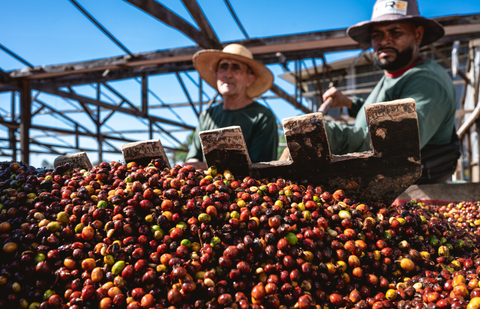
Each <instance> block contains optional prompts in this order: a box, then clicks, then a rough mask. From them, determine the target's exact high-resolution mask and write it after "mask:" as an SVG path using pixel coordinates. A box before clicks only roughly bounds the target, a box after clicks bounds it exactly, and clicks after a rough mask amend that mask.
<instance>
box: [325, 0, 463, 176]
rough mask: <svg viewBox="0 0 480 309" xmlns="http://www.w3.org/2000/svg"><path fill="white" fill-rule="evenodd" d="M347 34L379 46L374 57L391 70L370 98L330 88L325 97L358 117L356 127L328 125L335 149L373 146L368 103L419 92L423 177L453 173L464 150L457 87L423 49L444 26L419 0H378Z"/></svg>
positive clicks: (347, 150)
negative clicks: (423, 12) (460, 143)
mask: <svg viewBox="0 0 480 309" xmlns="http://www.w3.org/2000/svg"><path fill="white" fill-rule="evenodd" d="M347 34H348V35H349V36H350V37H351V38H352V39H354V40H355V41H357V42H359V43H361V44H363V45H364V46H365V47H369V46H371V47H373V49H374V52H373V59H374V62H375V64H376V66H377V67H379V68H380V69H383V70H384V73H385V75H384V76H383V77H382V79H381V80H380V82H379V83H378V84H377V86H376V87H375V89H374V90H373V91H372V92H371V94H370V95H369V97H368V98H367V99H366V100H363V99H360V98H352V97H346V96H345V95H343V94H342V93H341V92H340V91H338V90H337V89H336V88H330V89H329V90H327V91H326V92H325V94H324V95H323V98H324V100H326V99H327V98H329V97H331V98H332V103H331V106H330V107H347V108H348V109H349V113H350V115H351V116H353V117H356V122H355V125H354V126H353V127H348V126H343V125H338V124H335V123H328V124H327V125H326V128H327V135H328V139H329V141H330V147H331V149H332V152H333V153H335V154H344V153H350V152H357V151H366V150H369V149H370V138H369V135H368V132H367V122H366V118H365V111H364V109H363V106H364V105H367V104H373V103H377V102H386V101H392V100H397V99H404V98H413V99H414V100H415V102H416V107H417V114H418V123H419V133H420V148H421V149H422V166H423V174H422V178H421V179H420V181H419V183H434V182H443V181H445V180H446V179H448V178H449V177H450V176H451V175H452V173H453V172H454V171H455V168H456V165H457V159H458V156H459V147H458V137H457V136H456V134H455V125H454V119H455V110H456V95H455V88H454V86H453V83H452V80H451V78H450V77H449V75H448V74H447V73H446V72H445V70H444V69H443V68H442V67H441V66H440V65H438V64H437V63H435V62H434V61H433V60H431V59H424V58H423V57H422V56H421V55H420V52H419V50H420V47H422V46H424V45H428V44H431V43H433V42H435V41H437V40H438V39H440V38H441V37H443V35H444V34H445V31H444V29H443V27H442V26H441V25H440V24H439V23H437V22H436V21H433V20H430V19H427V18H424V17H422V16H420V15H419V11H418V5H417V2H416V1H415V0H404V1H399V0H377V2H376V3H375V5H374V8H373V13H372V18H371V20H370V21H364V22H361V23H358V24H356V25H354V26H351V27H350V28H348V30H347ZM429 157H430V158H432V157H434V158H435V159H429V160H428V158H429Z"/></svg>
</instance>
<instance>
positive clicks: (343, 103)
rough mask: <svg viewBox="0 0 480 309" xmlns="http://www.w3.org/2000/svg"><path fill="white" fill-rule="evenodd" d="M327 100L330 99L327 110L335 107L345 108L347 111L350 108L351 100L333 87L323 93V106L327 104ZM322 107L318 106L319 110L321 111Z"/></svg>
mask: <svg viewBox="0 0 480 309" xmlns="http://www.w3.org/2000/svg"><path fill="white" fill-rule="evenodd" d="M328 98H331V99H332V101H331V103H330V105H329V106H328V108H336V107H346V108H348V109H350V108H352V101H353V99H352V98H350V97H347V96H345V95H343V94H342V92H341V91H339V90H338V89H337V88H335V87H331V88H330V89H328V90H327V91H325V93H324V94H323V101H324V102H325V103H324V104H326V103H327V104H328V102H327V101H328V100H327V99H328ZM322 106H323V104H322ZM322 106H320V109H319V110H321V109H322Z"/></svg>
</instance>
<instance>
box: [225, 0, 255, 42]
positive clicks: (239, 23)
mask: <svg viewBox="0 0 480 309" xmlns="http://www.w3.org/2000/svg"><path fill="white" fill-rule="evenodd" d="M225 4H226V5H227V7H228V10H229V11H230V14H232V17H233V19H234V20H235V22H236V23H237V25H238V27H239V28H240V30H241V31H242V33H243V35H244V36H245V38H246V39H247V41H250V37H249V36H248V34H247V31H246V30H245V28H244V27H243V25H242V23H241V22H240V19H238V16H237V14H236V13H235V10H234V9H233V7H232V5H231V4H230V1H228V0H225Z"/></svg>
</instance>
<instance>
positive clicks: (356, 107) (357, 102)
mask: <svg viewBox="0 0 480 309" xmlns="http://www.w3.org/2000/svg"><path fill="white" fill-rule="evenodd" d="M364 103H365V100H364V99H362V98H359V97H354V98H353V101H352V107H351V108H350V109H349V110H348V115H349V116H350V117H353V118H355V117H357V114H358V112H359V111H360V109H361V108H362V106H363V104H364Z"/></svg>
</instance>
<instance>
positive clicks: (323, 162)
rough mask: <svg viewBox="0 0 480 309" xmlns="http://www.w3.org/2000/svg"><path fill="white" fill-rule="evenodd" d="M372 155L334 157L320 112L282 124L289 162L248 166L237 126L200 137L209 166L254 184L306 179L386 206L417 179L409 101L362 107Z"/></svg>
mask: <svg viewBox="0 0 480 309" xmlns="http://www.w3.org/2000/svg"><path fill="white" fill-rule="evenodd" d="M365 112H366V117H367V123H368V130H369V132H370V142H371V150H370V151H366V152H362V153H352V154H347V155H340V156H337V155H332V154H331V152H330V146H329V143H328V140H327V135H326V132H325V125H324V121H323V114H322V113H313V114H308V115H304V116H299V117H293V118H287V119H284V121H283V126H284V131H285V137H286V140H287V146H288V148H289V150H290V159H289V160H285V161H272V162H261V163H251V161H250V157H249V155H248V151H247V148H246V145H245V141H244V138H243V135H242V131H241V129H240V127H228V128H222V129H218V130H210V131H204V132H201V133H200V139H201V142H202V148H203V153H204V156H205V159H206V161H207V164H208V166H212V165H215V166H216V167H217V169H218V170H219V171H223V170H226V169H228V170H230V171H231V172H232V174H233V175H239V176H240V175H241V176H246V175H250V176H252V177H255V178H257V179H261V178H268V179H270V178H277V177H282V178H284V179H291V180H298V181H300V180H307V181H308V182H309V183H312V184H313V185H317V186H322V187H323V188H324V189H325V190H335V189H344V190H345V191H346V193H347V194H350V195H356V196H357V197H358V198H360V197H361V198H362V200H370V201H384V202H385V203H388V204H390V203H391V202H393V200H395V198H396V197H397V196H398V195H399V194H400V193H402V192H403V191H404V190H405V189H406V188H408V187H409V186H410V185H412V184H413V183H415V181H416V180H417V179H418V178H419V177H420V175H421V161H420V146H419V136H418V120H417V113H416V108H415V101H414V100H413V99H404V100H397V101H392V102H385V103H378V104H372V105H368V106H366V107H365Z"/></svg>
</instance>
